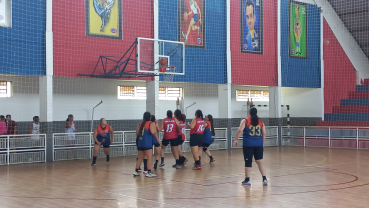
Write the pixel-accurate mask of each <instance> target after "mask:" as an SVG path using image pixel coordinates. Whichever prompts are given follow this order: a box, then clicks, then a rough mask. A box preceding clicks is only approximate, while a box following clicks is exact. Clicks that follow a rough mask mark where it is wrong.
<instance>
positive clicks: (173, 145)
mask: <svg viewBox="0 0 369 208" xmlns="http://www.w3.org/2000/svg"><path fill="white" fill-rule="evenodd" d="M170 149H171V150H172V154H173V157H174V159H175V160H176V164H175V165H172V167H173V168H176V167H177V165H179V155H178V142H177V138H175V139H171V141H170Z"/></svg>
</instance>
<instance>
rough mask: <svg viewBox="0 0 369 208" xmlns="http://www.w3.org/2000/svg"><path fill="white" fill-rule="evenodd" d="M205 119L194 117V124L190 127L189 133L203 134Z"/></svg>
mask: <svg viewBox="0 0 369 208" xmlns="http://www.w3.org/2000/svg"><path fill="white" fill-rule="evenodd" d="M204 126H205V121H204V120H203V119H202V118H196V125H195V127H194V128H193V129H191V131H190V134H203V133H204Z"/></svg>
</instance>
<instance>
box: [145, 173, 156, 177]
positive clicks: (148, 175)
mask: <svg viewBox="0 0 369 208" xmlns="http://www.w3.org/2000/svg"><path fill="white" fill-rule="evenodd" d="M146 177H149V178H152V177H156V175H155V174H154V173H152V172H150V173H147V174H146Z"/></svg>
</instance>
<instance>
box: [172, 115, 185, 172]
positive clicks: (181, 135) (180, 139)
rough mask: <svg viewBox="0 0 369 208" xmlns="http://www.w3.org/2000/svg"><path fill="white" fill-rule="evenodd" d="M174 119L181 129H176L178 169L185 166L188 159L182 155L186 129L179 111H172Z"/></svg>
mask: <svg viewBox="0 0 369 208" xmlns="http://www.w3.org/2000/svg"><path fill="white" fill-rule="evenodd" d="M174 117H175V118H176V119H178V120H179V124H180V125H181V128H180V129H178V138H177V142H178V156H179V165H178V168H180V167H182V165H186V163H187V161H188V159H187V158H185V157H184V156H183V153H182V144H183V142H184V141H185V140H186V138H185V129H186V116H185V115H184V114H182V113H181V111H180V110H178V109H177V110H176V111H174Z"/></svg>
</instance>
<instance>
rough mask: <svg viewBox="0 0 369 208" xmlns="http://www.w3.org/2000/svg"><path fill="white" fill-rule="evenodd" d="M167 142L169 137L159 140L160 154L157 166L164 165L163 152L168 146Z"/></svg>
mask: <svg viewBox="0 0 369 208" xmlns="http://www.w3.org/2000/svg"><path fill="white" fill-rule="evenodd" d="M168 144H169V139H163V140H162V141H161V150H160V154H161V162H160V165H159V167H163V166H164V165H165V163H164V153H165V148H166V147H167V146H168Z"/></svg>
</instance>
